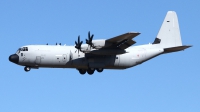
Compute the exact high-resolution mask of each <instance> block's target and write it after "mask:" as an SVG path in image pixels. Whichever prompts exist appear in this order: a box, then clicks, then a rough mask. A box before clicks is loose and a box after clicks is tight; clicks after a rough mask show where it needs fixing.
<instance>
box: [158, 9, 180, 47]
mask: <svg viewBox="0 0 200 112" xmlns="http://www.w3.org/2000/svg"><path fill="white" fill-rule="evenodd" d="M156 39H157V40H160V42H159V45H160V46H161V47H162V48H170V47H176V46H182V41H181V35H180V29H179V23H178V17H177V15H176V12H174V11H168V12H167V15H166V17H165V19H164V21H163V23H162V26H161V28H160V31H159V32H158V35H157V38H156Z"/></svg>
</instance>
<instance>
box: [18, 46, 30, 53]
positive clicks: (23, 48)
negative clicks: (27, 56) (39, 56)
mask: <svg viewBox="0 0 200 112" xmlns="http://www.w3.org/2000/svg"><path fill="white" fill-rule="evenodd" d="M20 51H28V47H22V48H19V49H18V50H17V52H16V54H19V53H20Z"/></svg>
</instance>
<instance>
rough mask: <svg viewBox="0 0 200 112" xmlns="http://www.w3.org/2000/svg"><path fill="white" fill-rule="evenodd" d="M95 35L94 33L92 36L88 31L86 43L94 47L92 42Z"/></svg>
mask: <svg viewBox="0 0 200 112" xmlns="http://www.w3.org/2000/svg"><path fill="white" fill-rule="evenodd" d="M93 37H94V35H93V34H92V36H90V32H88V39H85V40H86V44H88V45H89V46H90V48H91V47H94V44H93V43H92V39H93Z"/></svg>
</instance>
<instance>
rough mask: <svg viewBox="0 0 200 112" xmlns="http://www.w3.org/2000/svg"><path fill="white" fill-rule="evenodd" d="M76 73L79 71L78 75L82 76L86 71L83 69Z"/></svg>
mask: <svg viewBox="0 0 200 112" xmlns="http://www.w3.org/2000/svg"><path fill="white" fill-rule="evenodd" d="M78 71H79V73H80V74H82V75H84V74H85V73H86V70H84V69H78Z"/></svg>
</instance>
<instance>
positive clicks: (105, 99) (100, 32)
mask: <svg viewBox="0 0 200 112" xmlns="http://www.w3.org/2000/svg"><path fill="white" fill-rule="evenodd" d="M199 4H200V1H199V0H192V1H188V2H185V1H183V0H177V1H174V0H166V1H163V0H161V1H158V0H150V1H147V0H101V1H94V0H87V1H81V0H80V1H75V0H71V1H70V0H69V1H67V0H66V1H64V0H46V1H45V0H43V1H42V0H28V1H27V0H1V1H0V39H1V41H0V48H1V53H0V54H1V55H0V57H1V58H0V60H1V65H0V111H1V112H161V111H162V112H199V110H200V81H199V80H200V72H199V67H200V61H199V56H200V52H199V51H200V47H199V44H200V43H199V42H200V36H199V26H200V20H199V15H200V12H199V10H200V8H199ZM169 10H174V11H176V12H177V15H178V18H179V24H180V29H181V36H182V41H183V44H185V45H193V47H192V48H189V49H187V50H185V51H181V52H176V53H171V54H166V55H161V56H159V57H156V58H154V59H152V60H150V61H147V62H145V63H143V64H141V65H139V66H136V67H133V68H129V69H126V70H104V71H103V73H98V72H95V73H94V74H93V75H92V76H90V75H88V74H85V75H80V74H79V72H78V71H77V70H75V69H53V68H41V69H37V70H34V69H33V70H31V71H30V72H28V73H27V72H25V71H24V67H22V66H18V65H16V64H13V63H11V62H9V61H8V57H9V55H11V54H14V53H15V52H16V51H17V49H18V48H19V47H21V46H24V45H30V44H46V43H49V44H55V43H56V42H59V43H62V44H67V45H74V41H75V40H77V37H78V35H80V36H81V39H82V40H85V38H87V33H88V31H91V33H92V34H94V38H95V39H108V38H111V37H114V36H117V35H120V34H123V33H126V32H129V31H136V32H141V34H140V35H139V36H137V37H136V38H135V41H136V42H137V44H135V45H141V44H148V43H152V42H153V41H154V39H155V37H156V35H157V33H158V31H159V29H160V26H161V24H162V22H163V19H164V17H165V15H166V13H167V11H169Z"/></svg>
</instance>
